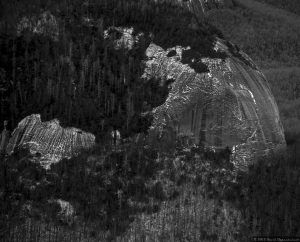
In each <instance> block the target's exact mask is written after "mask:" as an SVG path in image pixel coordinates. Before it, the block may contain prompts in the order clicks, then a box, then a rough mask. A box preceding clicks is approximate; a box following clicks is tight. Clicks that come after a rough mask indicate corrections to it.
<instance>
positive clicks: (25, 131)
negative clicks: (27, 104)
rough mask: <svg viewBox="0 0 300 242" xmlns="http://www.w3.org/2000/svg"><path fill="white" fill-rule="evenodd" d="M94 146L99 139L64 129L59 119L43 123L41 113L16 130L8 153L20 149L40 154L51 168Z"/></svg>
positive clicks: (77, 131) (23, 122) (42, 159)
mask: <svg viewBox="0 0 300 242" xmlns="http://www.w3.org/2000/svg"><path fill="white" fill-rule="evenodd" d="M94 144H95V136H94V135H93V134H91V133H87V132H84V131H82V130H80V129H77V128H63V127H61V126H60V123H59V121H58V120H57V119H54V120H51V121H47V122H42V121H41V117H40V115H39V114H32V115H30V116H28V117H26V118H24V119H23V120H22V121H21V122H20V123H19V125H18V127H17V128H16V129H15V130H14V131H13V133H12V137H11V138H10V139H9V142H8V145H7V147H6V153H7V154H8V155H10V154H12V153H13V152H14V150H15V149H16V148H28V149H29V151H30V152H31V153H33V154H39V155H40V159H39V160H40V164H41V165H42V166H43V167H44V168H46V169H48V168H49V167H50V165H51V164H52V163H56V162H58V161H60V160H61V159H63V158H71V157H72V156H74V155H76V154H78V153H79V151H80V150H82V149H87V148H91V147H92V146H93V145H94Z"/></svg>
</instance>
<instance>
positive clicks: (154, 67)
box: [132, 37, 286, 168]
mask: <svg viewBox="0 0 300 242" xmlns="http://www.w3.org/2000/svg"><path fill="white" fill-rule="evenodd" d="M132 38H134V37H132ZM213 48H214V50H215V51H217V52H218V53H220V54H222V53H223V54H224V55H220V56H222V57H220V58H211V57H203V56H202V55H201V54H200V52H198V50H195V49H192V48H191V47H190V46H174V47H172V48H168V49H164V48H163V47H161V46H159V45H157V44H155V43H154V42H152V43H150V45H149V46H148V48H147V49H146V52H145V56H146V58H145V60H144V63H143V64H144V66H145V69H144V73H143V74H142V76H141V79H142V80H143V81H145V82H147V81H151V80H160V81H161V85H162V86H163V85H164V83H171V84H170V87H169V89H170V91H169V94H168V97H167V99H166V101H165V102H164V103H163V104H162V105H160V106H158V107H155V108H154V109H153V110H152V113H153V117H154V119H153V122H152V125H151V127H150V131H151V132H150V133H152V134H153V133H155V136H157V137H158V139H161V140H162V142H163V143H166V142H173V141H174V137H177V138H178V139H179V140H182V142H184V143H185V144H184V145H194V144H196V145H200V146H202V147H208V148H210V149H213V150H215V151H217V150H221V149H224V148H226V147H229V148H230V149H231V150H232V157H231V160H232V161H233V162H234V163H235V164H236V165H237V167H239V168H245V167H247V165H248V164H249V163H251V162H252V161H253V160H254V159H255V158H257V157H259V156H262V155H266V154H268V153H269V152H270V151H271V150H276V149H279V148H282V147H285V145H286V143H285V137H284V131H283V127H282V124H281V122H280V116H279V111H278V107H277V104H276V101H275V99H274V96H273V95H272V93H271V90H270V87H269V84H268V82H267V80H266V78H265V76H264V75H263V74H262V72H261V71H260V70H259V68H258V67H257V66H256V65H255V63H254V62H253V61H252V60H251V59H250V58H249V57H248V56H247V55H246V54H245V53H244V52H242V51H240V50H238V48H237V47H235V46H234V45H232V44H231V43H229V42H227V41H224V40H222V39H219V38H216V39H215V44H214V46H213Z"/></svg>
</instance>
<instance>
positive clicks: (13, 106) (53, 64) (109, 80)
mask: <svg viewBox="0 0 300 242" xmlns="http://www.w3.org/2000/svg"><path fill="white" fill-rule="evenodd" d="M42 2H43V1H36V2H35V1H32V4H28V5H27V4H26V6H25V5H24V4H23V3H20V2H19V1H16V2H13V1H10V2H9V3H2V4H3V6H2V8H1V9H6V11H5V13H4V15H2V18H1V35H0V48H1V55H2V58H1V60H0V67H1V69H0V73H1V75H0V77H1V82H0V85H1V93H0V95H1V96H0V99H1V110H0V117H1V118H0V121H3V120H9V122H10V125H11V127H15V126H16V124H17V123H18V122H19V121H20V120H21V119H22V118H24V117H25V116H27V115H29V114H32V113H41V115H42V118H43V119H46V120H49V119H52V118H58V119H59V120H60V121H61V122H62V123H63V124H64V125H68V126H76V127H79V128H82V129H85V130H87V131H90V132H92V133H94V134H95V135H97V137H103V136H104V133H105V132H106V131H109V130H110V129H112V128H113V129H119V130H120V131H121V133H122V135H123V136H126V135H128V134H129V133H132V132H137V131H139V132H140V131H144V130H146V128H147V127H148V126H149V124H150V122H149V121H151V117H150V116H149V115H148V116H147V115H146V116H144V117H142V116H141V115H140V114H141V113H142V112H147V111H149V110H151V109H152V108H153V107H155V106H158V105H160V104H161V103H162V102H163V101H164V98H166V95H167V86H161V85H159V80H151V81H150V82H148V83H145V80H142V79H141V76H142V74H143V62H142V60H143V59H144V53H145V49H146V48H147V46H148V45H149V43H150V41H151V40H153V41H155V43H157V44H159V45H161V46H163V47H165V48H167V47H170V46H176V45H190V46H191V47H192V48H195V49H198V50H200V52H201V55H202V56H203V57H205V56H211V57H214V56H220V54H217V53H216V52H215V51H214V50H213V48H212V44H213V37H214V36H215V35H220V33H219V32H218V31H217V30H216V29H214V28H213V27H211V26H210V25H208V24H204V23H203V24H201V27H200V28H199V30H198V31H194V30H192V29H190V28H187V26H188V25H189V23H190V22H191V18H193V16H192V15H191V14H188V13H187V12H186V11H185V10H183V9H181V8H179V7H176V6H173V5H172V4H170V3H161V4H159V5H155V4H154V3H153V1H89V2H88V3H85V2H82V1H71V2H70V1H64V2H57V3H55V2H51V4H50V2H48V3H47V4H44V5H43V4H42ZM12 9H16V10H17V11H14V13H13V14H12V13H11V12H10V11H9V10H12ZM45 11H46V12H45ZM11 15H12V16H11ZM39 19H42V20H41V21H44V22H45V24H44V25H45V26H46V27H44V28H43V29H42V30H40V33H39V32H38V31H39V30H36V32H34V31H32V29H30V28H32V27H30V24H27V25H26V23H27V22H26V21H29V22H30V21H32V22H34V21H39ZM44 19H49V20H47V21H46V20H44ZM110 26H124V27H126V26H128V27H132V26H133V27H134V29H135V32H136V33H134V35H137V34H138V33H139V32H142V33H144V34H143V36H142V37H141V38H140V39H139V43H136V44H135V46H134V47H133V48H132V49H131V50H129V51H124V50H122V49H121V50H115V49H114V47H113V39H105V38H104V31H105V30H107V29H108V28H109V27H110ZM150 33H151V35H150ZM110 34H111V35H112V36H113V37H112V38H118V35H119V34H120V33H118V31H115V33H110ZM170 36H172V37H171V38H170ZM185 36H190V37H189V38H185ZM129 123H130V124H131V125H130V126H129V125H128V124H129Z"/></svg>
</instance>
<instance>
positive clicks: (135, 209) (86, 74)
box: [0, 0, 300, 242]
mask: <svg viewBox="0 0 300 242" xmlns="http://www.w3.org/2000/svg"><path fill="white" fill-rule="evenodd" d="M291 2H292V1H291ZM214 14H215V15H214ZM214 16H216V17H217V18H215V19H214V18H213V17H214ZM39 20H40V21H41V22H43V23H44V24H45V25H43V26H45V27H44V28H40V27H39V25H38V24H36V23H38V22H39ZM208 21H210V22H211V24H213V25H211V24H209V23H208V22H206V21H204V22H202V23H199V22H197V20H195V19H194V16H193V15H191V14H190V13H188V12H187V11H186V10H183V9H181V8H179V7H176V6H174V5H173V4H170V3H154V1H150V0H149V1H148V0H132V1H128V0H90V1H83V0H73V1H72V0H64V1H59V0H53V1H41V0H30V1H26V3H25V1H6V2H4V1H1V2H0V54H1V58H0V122H1V125H2V123H3V121H4V120H8V121H9V125H10V127H9V128H10V129H11V130H12V129H13V128H14V127H15V126H16V125H17V124H18V122H19V121H20V120H21V119H22V118H24V117H25V116H27V115H29V114H32V113H41V116H42V118H43V119H44V120H49V119H52V118H58V119H59V120H60V121H61V122H62V124H63V125H65V126H75V127H78V128H81V129H84V130H86V131H90V132H92V133H94V134H95V135H96V136H97V139H98V140H97V141H98V142H97V143H98V145H96V146H95V147H94V148H93V149H90V150H87V151H84V152H82V153H81V154H80V155H78V156H77V157H73V158H72V159H64V160H62V161H60V162H59V163H57V164H54V165H52V166H51V169H50V170H47V171H46V170H45V169H43V168H42V167H41V166H40V165H39V163H38V159H39V157H38V155H37V157H36V156H35V155H33V154H31V153H30V152H28V150H23V149H22V150H16V152H15V153H14V155H12V156H9V157H6V156H4V155H1V154H0V240H3V241H22V242H23V241H26V242H27V241H49V242H50V241H51V242H52V241H57V242H58V241H59V242H61V241H149V240H150V241H195V242H196V241H230V242H232V241H237V242H239V241H249V238H250V237H251V236H254V235H278V236H280V235H286V236H300V230H299V228H300V226H299V224H300V221H299V218H300V207H299V204H300V201H299V199H300V189H299V187H300V186H299V172H300V167H299V157H300V154H299V149H298V148H297V146H292V145H291V146H289V147H288V150H287V151H286V152H282V153H281V154H278V153H274V154H273V153H271V155H270V157H269V158H268V159H266V158H262V159H261V160H259V161H258V162H257V164H253V165H251V166H250V167H249V170H248V172H247V173H245V172H239V171H237V170H236V169H235V168H234V166H233V165H232V163H230V162H229V156H230V150H228V149H225V150H221V151H220V152H214V151H213V150H209V149H207V150H203V149H201V148H200V147H192V148H190V149H187V148H186V147H183V146H182V144H181V143H180V142H178V143H176V142H175V143H176V147H175V151H174V150H173V151H172V152H168V151H166V150H163V152H161V150H160V152H158V150H159V149H161V147H160V145H157V146H155V145H154V146H153V145H152V146H151V145H149V141H147V140H146V139H145V136H144V135H143V134H140V135H139V136H138V137H139V139H136V140H133V141H132V142H125V143H124V144H123V146H122V148H121V149H120V147H110V149H108V150H107V149H106V147H104V146H103V145H102V144H103V143H105V140H104V139H105V138H106V134H108V133H109V132H110V131H111V129H118V130H120V131H121V133H122V136H123V137H126V136H130V135H132V134H135V133H140V132H141V133H142V132H143V131H146V130H147V129H148V127H149V125H150V124H151V119H152V117H151V112H149V111H150V110H151V109H152V108H153V107H156V106H158V105H160V104H161V103H163V102H164V100H165V99H166V97H167V94H168V83H166V85H161V83H165V82H161V80H156V79H155V80H150V81H147V82H146V80H144V79H143V78H141V76H142V74H143V70H144V66H143V65H144V63H143V60H144V58H145V56H144V53H145V49H146V48H147V46H148V45H149V43H150V42H151V41H154V42H155V43H157V44H159V45H160V46H162V47H163V48H168V47H173V46H176V45H181V46H186V45H189V46H191V48H192V49H193V50H195V51H197V52H199V53H198V54H200V55H201V57H211V58H214V57H218V58H224V57H225V56H224V54H222V53H221V54H220V53H217V52H215V51H214V50H213V42H214V38H215V37H216V36H219V37H223V35H222V33H220V31H218V30H217V29H216V28H215V27H213V26H216V27H220V28H221V29H222V31H223V32H224V35H225V36H226V37H228V38H230V39H231V40H233V41H234V42H236V43H239V44H240V46H242V49H243V50H245V52H246V53H250V54H251V57H254V59H255V61H256V62H258V63H259V64H260V65H261V66H262V67H264V68H265V67H270V66H271V67H274V66H275V67H276V68H277V67H278V65H286V66H292V65H294V64H295V63H298V62H297V61H298V60H299V56H298V55H297V50H299V46H300V45H299V43H298V42H297V41H295V40H297V39H298V36H299V31H297V30H295V29H294V27H292V26H287V25H286V24H285V23H281V22H280V21H278V20H274V19H270V18H269V17H266V16H262V15H261V14H259V13H254V12H253V11H250V10H247V9H244V8H241V7H239V6H233V7H232V8H231V9H225V10H218V12H211V15H209V16H208ZM191 22H192V23H195V22H196V23H197V28H194V27H192V28H190V27H189V26H190V23H191ZM111 26H124V27H131V26H133V27H134V29H135V32H134V35H135V36H139V40H138V42H137V43H134V44H133V46H132V48H130V49H126V48H121V49H116V48H115V47H114V45H113V42H114V40H115V39H118V38H119V37H120V35H121V34H122V33H120V32H119V31H118V30H117V29H114V28H110V27H111ZM249 26H250V27H249ZM248 27H249V28H248ZM269 27H270V28H271V29H278V31H279V33H282V34H277V35H276V38H273V37H274V36H273V35H272V32H271V31H270V29H269ZM245 29H247V31H246V32H245V31H244V30H245ZM105 30H108V31H107V32H106V31H105ZM139 32H142V33H143V35H139ZM105 33H108V34H109V36H110V38H106V36H105ZM253 33H255V35H253ZM187 36H188V38H187ZM169 54H172V53H169ZM187 59H188V60H187V63H189V62H190V59H189V56H188V57H187ZM197 70H198V71H201V72H205V71H207V68H205V66H204V67H203V66H201V68H199V69H197ZM266 74H267V75H268V76H269V77H272V80H271V84H272V85H273V86H272V89H273V91H274V95H275V96H276V97H277V100H278V102H279V107H280V110H281V115H283V116H284V117H287V119H283V120H284V121H285V122H287V124H290V125H287V126H289V127H290V129H287V132H286V134H288V136H287V137H288V141H289V144H294V143H296V140H297V139H298V135H300V129H298V127H299V126H298V125H299V119H300V116H299V111H297V112H296V111H295V110H298V107H299V101H297V100H298V99H299V93H300V91H299V90H300V89H299V82H298V76H299V73H298V69H297V68H296V69H295V70H293V72H292V74H290V72H288V73H285V72H283V71H281V69H279V68H278V69H277V70H276V71H270V72H266ZM283 80H284V81H283ZM286 84H288V85H286ZM287 96H289V98H287ZM295 100H296V101H295ZM0 127H1V130H2V126H0ZM296 129H297V130H298V132H297V133H296V132H295V130H296ZM299 137H300V136H299ZM176 141H177V140H176ZM58 198H59V199H62V200H63V201H66V202H68V203H69V204H71V205H72V208H73V209H74V211H73V213H74V214H72V216H71V219H70V220H69V218H66V217H67V216H65V214H64V213H63V212H61V211H60V209H61V207H60V206H58V205H57V204H55V202H53V201H55V200H56V199H58Z"/></svg>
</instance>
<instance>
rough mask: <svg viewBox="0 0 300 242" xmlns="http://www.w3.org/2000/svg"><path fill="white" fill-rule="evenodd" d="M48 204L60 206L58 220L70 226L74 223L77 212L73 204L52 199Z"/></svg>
mask: <svg viewBox="0 0 300 242" xmlns="http://www.w3.org/2000/svg"><path fill="white" fill-rule="evenodd" d="M48 203H49V204H51V205H57V206H58V212H57V214H56V219H58V220H59V221H61V222H62V223H64V224H68V225H69V226H70V225H72V224H73V223H74V217H75V210H74V207H73V206H72V204H71V203H69V202H68V201H65V200H62V199H50V200H48Z"/></svg>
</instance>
